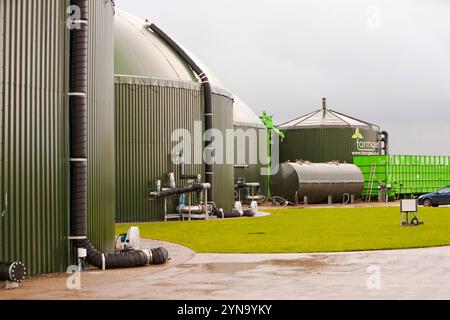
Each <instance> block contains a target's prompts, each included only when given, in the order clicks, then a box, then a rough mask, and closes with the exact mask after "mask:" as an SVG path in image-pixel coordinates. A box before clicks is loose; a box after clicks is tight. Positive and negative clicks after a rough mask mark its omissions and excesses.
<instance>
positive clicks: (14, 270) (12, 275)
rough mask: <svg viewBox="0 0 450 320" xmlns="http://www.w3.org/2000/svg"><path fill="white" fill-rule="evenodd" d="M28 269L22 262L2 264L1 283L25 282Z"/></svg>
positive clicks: (0, 265) (0, 271) (0, 263)
mask: <svg viewBox="0 0 450 320" xmlns="http://www.w3.org/2000/svg"><path fill="white" fill-rule="evenodd" d="M26 276H27V268H26V267H25V265H24V264H23V263H22V262H0V281H10V282H17V283H20V282H23V281H24V280H25V278H26Z"/></svg>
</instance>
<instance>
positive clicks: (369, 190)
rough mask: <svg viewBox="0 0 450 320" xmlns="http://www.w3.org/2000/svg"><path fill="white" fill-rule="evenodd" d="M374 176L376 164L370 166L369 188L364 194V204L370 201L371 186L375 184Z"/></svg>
mask: <svg viewBox="0 0 450 320" xmlns="http://www.w3.org/2000/svg"><path fill="white" fill-rule="evenodd" d="M376 174H377V164H376V163H373V164H372V166H371V167H370V176H369V186H368V190H367V194H366V202H370V201H371V200H372V192H373V185H374V182H375V177H376Z"/></svg>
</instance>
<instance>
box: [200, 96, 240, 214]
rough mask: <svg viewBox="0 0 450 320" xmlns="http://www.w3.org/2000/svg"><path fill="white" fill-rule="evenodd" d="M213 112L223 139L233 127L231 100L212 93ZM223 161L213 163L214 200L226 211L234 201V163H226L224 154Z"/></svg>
mask: <svg viewBox="0 0 450 320" xmlns="http://www.w3.org/2000/svg"><path fill="white" fill-rule="evenodd" d="M202 110H203V109H202ZM213 113H214V121H213V124H214V128H216V129H220V130H222V132H223V135H224V139H225V137H226V135H225V133H226V130H227V129H233V100H231V99H230V98H228V97H225V96H222V95H218V94H214V95H213ZM224 143H225V141H224ZM223 163H224V164H220V165H219V164H216V165H214V201H215V203H216V204H217V206H218V207H219V208H223V209H224V210H226V211H227V210H230V209H231V208H232V206H233V203H234V165H233V164H226V158H225V156H224V159H223Z"/></svg>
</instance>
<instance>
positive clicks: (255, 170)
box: [234, 126, 267, 195]
mask: <svg viewBox="0 0 450 320" xmlns="http://www.w3.org/2000/svg"><path fill="white" fill-rule="evenodd" d="M234 129H235V130H239V129H240V130H244V131H247V130H249V129H250V130H255V132H256V134H257V141H258V144H257V148H256V150H257V161H258V164H250V165H249V167H248V168H245V169H244V168H236V169H234V176H235V178H245V179H246V181H247V182H259V183H260V185H261V193H263V194H264V195H267V176H263V175H261V168H262V166H261V159H260V158H261V157H260V150H259V148H260V146H262V147H263V148H264V149H265V150H266V149H267V143H266V141H264V142H263V143H262V144H261V139H260V136H259V130H261V129H260V128H255V127H251V126H245V127H244V126H234ZM263 130H265V129H263ZM235 143H236V144H235V162H236V164H249V159H250V152H251V150H252V149H251V148H250V145H249V142H248V141H246V145H245V148H246V149H245V152H246V153H245V158H246V159H247V160H246V163H240V162H239V161H237V159H238V154H237V153H238V141H237V139H236V141H235ZM266 153H267V152H264V153H263V154H266ZM265 161H267V160H265Z"/></svg>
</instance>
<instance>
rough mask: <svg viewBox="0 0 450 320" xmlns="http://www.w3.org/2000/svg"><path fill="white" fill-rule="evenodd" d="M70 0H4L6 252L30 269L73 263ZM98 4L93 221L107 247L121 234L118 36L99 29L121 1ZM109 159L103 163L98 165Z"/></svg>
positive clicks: (1, 234) (0, 39) (94, 4)
mask: <svg viewBox="0 0 450 320" xmlns="http://www.w3.org/2000/svg"><path fill="white" fill-rule="evenodd" d="M67 5H68V1H61V0H21V1H19V0H17V1H10V0H1V2H0V15H1V23H0V48H1V50H0V52H1V55H0V64H1V72H0V81H1V84H0V90H1V92H0V94H1V95H0V97H1V98H0V110H1V112H0V115H1V117H0V122H1V134H0V137H1V170H0V175H1V177H0V178H1V183H0V189H1V190H0V206H1V212H2V214H0V260H2V261H4V260H20V261H23V262H24V263H25V264H26V265H27V267H28V270H29V273H30V274H31V275H35V274H42V273H50V272H60V271H64V270H65V269H66V267H67V265H68V264H69V263H70V262H71V261H70V251H71V248H70V243H69V242H68V241H67V236H68V228H69V225H68V202H67V198H68V193H67V192H68V146H67V141H68V135H67V132H68V127H67V123H68V121H67V120H68V119H67V116H68V112H67V111H68V110H67V107H68V104H67V94H66V92H67V84H68V72H67V71H68V70H67V68H68V59H67V56H68V50H67V49H68V30H67V29H66V27H65V26H66V24H65V23H66V8H67ZM90 9H91V15H90V21H92V22H94V21H95V22H94V23H92V24H91V26H90V29H91V48H90V49H89V50H90V55H91V57H92V56H95V59H91V71H90V81H91V85H90V88H89V90H90V92H89V94H90V98H89V107H90V114H89V116H90V121H89V130H90V141H89V143H90V161H91V163H90V176H89V192H90V196H89V201H90V208H89V214H90V231H91V234H94V236H93V238H94V243H95V244H96V245H97V246H98V247H100V248H101V249H105V248H112V245H113V239H114V238H113V236H114V234H113V228H114V225H113V224H114V210H111V208H114V198H113V197H114V192H113V189H114V178H111V177H113V176H114V168H113V163H112V164H111V161H112V160H111V159H114V156H113V153H112V152H113V151H114V144H113V140H112V139H111V138H109V137H110V136H112V137H113V131H112V130H113V103H112V100H111V96H112V95H113V84H112V55H111V54H109V53H108V52H109V51H110V50H112V43H111V44H109V45H108V43H107V42H108V40H107V39H108V35H107V34H106V35H105V34H104V33H103V34H102V35H101V36H100V35H99V34H98V33H101V32H103V31H101V30H100V29H101V28H100V24H103V23H105V24H107V23H109V24H110V25H109V26H105V28H106V27H108V28H111V27H112V11H111V5H110V4H106V3H105V2H104V1H102V0H96V1H90ZM93 38H94V39H93ZM95 38H96V40H95ZM95 41H102V42H101V43H102V45H103V46H105V47H104V52H101V51H102V48H97V50H95V49H94V43H95ZM96 61H97V62H96ZM108 61H109V62H108ZM98 62H101V65H100V66H98V65H97V66H95V68H94V67H93V65H94V64H95V63H98ZM109 65H110V67H109V68H108V67H107V66H109ZM105 68H106V69H105ZM105 71H106V72H110V74H111V76H110V77H108V76H106V74H105ZM100 75H103V76H100ZM93 83H97V84H96V85H93ZM108 114H109V115H108ZM106 127H108V129H105V128H106ZM108 139H109V140H110V141H109V142H108ZM97 148H98V149H97ZM99 157H102V158H99ZM99 159H102V160H99ZM100 162H102V163H101V165H102V166H103V168H100V171H99V172H98V173H93V172H94V170H96V169H98V167H99V163H100ZM111 197H112V198H111ZM111 199H112V203H113V205H110V204H109V203H110V201H111Z"/></svg>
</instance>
